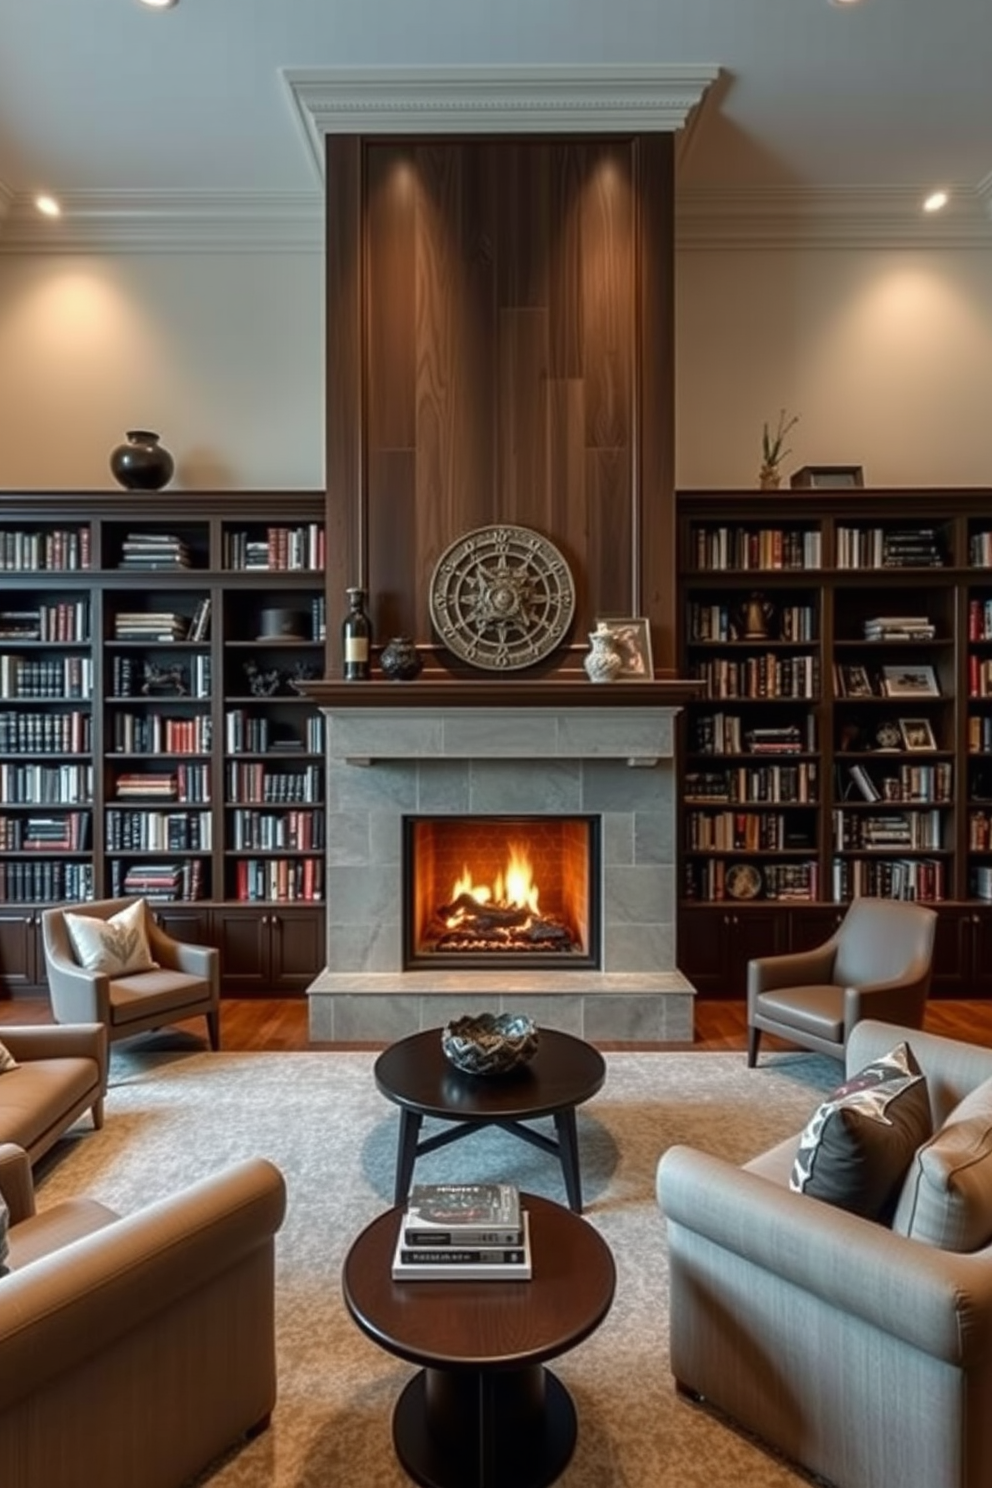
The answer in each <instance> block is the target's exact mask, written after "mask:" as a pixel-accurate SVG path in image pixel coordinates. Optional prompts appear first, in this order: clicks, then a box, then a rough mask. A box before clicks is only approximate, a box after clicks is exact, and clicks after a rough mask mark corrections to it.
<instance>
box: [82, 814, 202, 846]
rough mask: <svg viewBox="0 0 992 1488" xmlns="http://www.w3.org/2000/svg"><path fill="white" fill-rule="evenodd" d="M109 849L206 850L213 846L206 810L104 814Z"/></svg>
mask: <svg viewBox="0 0 992 1488" xmlns="http://www.w3.org/2000/svg"><path fill="white" fill-rule="evenodd" d="M106 845H107V847H108V849H110V850H111V851H124V852H128V851H137V852H162V851H163V850H164V851H166V852H206V851H209V849H210V848H211V847H212V846H213V840H212V832H211V818H210V813H209V812H208V811H122V810H120V809H119V808H117V807H111V808H109V809H108V811H107V814H106Z"/></svg>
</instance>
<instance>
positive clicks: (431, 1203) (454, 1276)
mask: <svg viewBox="0 0 992 1488" xmlns="http://www.w3.org/2000/svg"><path fill="white" fill-rule="evenodd" d="M392 1277H393V1280H394V1281H529V1280H530V1278H531V1262H530V1230H529V1228H528V1222H527V1211H526V1210H525V1209H522V1208H521V1206H520V1191H519V1189H518V1188H517V1187H516V1185H515V1184H512V1183H417V1184H415V1185H414V1187H413V1188H412V1189H411V1191H410V1198H409V1200H408V1203H407V1209H406V1213H405V1214H404V1216H403V1222H402V1224H401V1225H400V1232H399V1236H398V1238H397V1241H396V1250H395V1252H394V1255H393V1266H392Z"/></svg>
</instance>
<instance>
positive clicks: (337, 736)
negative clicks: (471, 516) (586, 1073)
mask: <svg viewBox="0 0 992 1488" xmlns="http://www.w3.org/2000/svg"><path fill="white" fill-rule="evenodd" d="M398 689H399V690H398ZM677 690H678V689H677V687H676V685H674V684H672V685H666V684H665V683H657V682H656V683H643V684H640V683H639V684H635V683H631V684H629V685H627V686H621V684H619V683H618V684H614V685H613V686H612V687H609V688H605V689H604V688H599V687H593V686H591V685H590V684H589V683H588V682H587V681H586V679H585V677H583V678H582V681H581V682H580V681H575V682H565V683H557V684H555V685H554V686H553V687H552V686H550V685H545V686H544V687H543V688H542V689H540V690H539V689H537V688H535V687H534V685H533V684H531V685H528V684H527V683H525V682H515V681H513V680H510V679H507V680H503V679H501V680H500V682H499V684H498V687H497V685H496V684H491V687H490V688H488V689H487V688H486V687H485V686H484V685H480V684H477V683H474V684H473V683H470V684H465V685H462V684H460V683H452V682H434V681H432V680H428V679H426V678H421V679H419V680H418V681H417V682H415V683H411V684H409V685H407V684H396V683H392V682H383V683H381V684H380V683H377V682H367V683H362V684H361V685H356V684H353V683H337V682H332V681H326V682H315V683H310V684H308V691H309V692H310V693H311V694H312V695H313V696H314V697H315V699H316V700H317V702H318V703H319V704H320V706H321V707H322V708H323V710H324V714H325V717H326V719H327V730H326V741H327V815H328V822H327V874H326V878H327V966H326V967H325V969H324V971H323V972H321V974H320V975H319V976H318V977H317V978H316V980H315V981H314V982H313V983H312V984H311V986H310V987H309V989H308V993H309V999H310V1035H311V1037H312V1038H313V1039H315V1040H333V1041H344V1042H350V1041H359V1040H368V1039H372V1040H377V1041H378V1040H390V1039H394V1038H400V1037H402V1036H403V1035H404V1034H407V1033H412V1032H414V1031H416V1030H417V1029H421V1028H430V1027H435V1026H437V1025H439V1024H443V1023H444V1022H446V1021H447V1020H448V1019H449V1018H451V1017H454V1016H458V1015H460V1014H463V1013H476V1012H486V1011H489V1012H524V1013H527V1014H529V1015H530V1016H531V1017H534V1018H536V1019H537V1020H538V1022H540V1023H544V1024H547V1025H548V1026H549V1027H554V1028H561V1029H564V1030H565V1031H566V1032H570V1033H575V1034H578V1035H579V1036H581V1037H585V1038H590V1039H593V1040H596V1039H611V1040H622V1041H633V1040H667V1041H670V1042H680V1043H681V1042H688V1041H691V1039H692V1003H693V996H694V989H693V987H692V984H691V983H690V982H688V981H687V980H686V978H685V977H684V976H683V975H682V973H681V972H680V971H679V970H678V968H677V965H676V959H675V825H674V823H675V779H674V768H673V754H674V739H673V720H674V717H675V713H676V711H677V706H675V705H674V700H673V703H670V702H669V695H670V693H673V692H675V693H677ZM537 691H540V695H541V696H542V698H543V699H544V700H545V706H543V707H539V706H534V705H533V704H532V703H531V701H530V700H531V699H532V698H533V697H534V696H535V692H537ZM604 692H605V694H606V700H604ZM480 693H481V694H482V695H483V697H484V698H485V701H484V702H483V701H479V702H476V699H477V698H479V697H480ZM490 694H491V695H490ZM493 699H496V701H494V700H493ZM556 704H557V706H555V705H556ZM497 827H498V828H499V832H500V835H501V837H503V838H504V842H503V847H502V848H501V850H500V853H499V854H498V855H497V857H496V860H495V861H494V862H486V861H479V862H477V861H476V860H475V848H474V847H472V848H471V850H470V847H469V843H470V842H471V840H472V838H473V836H474V834H475V833H477V832H478V831H479V830H482V831H483V833H484V834H486V835H488V836H491V835H493V833H494V832H495V829H496V828H497ZM522 827H526V829H527V834H528V838H529V840H530V842H531V848H530V851H531V853H532V854H534V855H535V856H536V858H537V859H538V861H537V864H536V870H535V871H536V874H537V877H538V880H539V885H538V887H539V890H540V897H539V904H540V907H541V910H542V912H547V913H548V914H549V915H551V916H552V917H561V918H562V919H563V920H565V921H566V922H568V923H569V924H570V925H571V928H572V931H573V933H574V936H575V939H576V941H577V942H578V944H579V947H580V949H579V950H577V951H571V950H570V951H567V952H561V951H555V952H550V953H549V952H546V951H535V950H533V948H531V949H529V950H526V949H525V950H523V951H514V952H507V951H505V950H504V949H502V948H500V949H499V950H498V951H494V950H492V949H490V950H487V951H483V952H481V954H482V955H483V956H484V958H485V959H484V960H481V961H480V960H479V959H477V957H478V955H479V954H480V953H479V952H478V951H477V950H476V949H472V950H468V949H466V948H465V947H462V948H461V949H455V950H454V951H450V950H445V951H438V950H437V949H436V947H434V946H428V945H425V944H424V941H425V933H424V932H425V928H426V926H427V923H428V922H429V920H430V919H431V917H432V916H433V914H434V911H435V910H436V909H438V908H440V907H443V906H444V904H445V903H450V902H451V900H452V899H453V898H457V897H458V895H457V894H455V893H453V889H454V884H455V881H456V876H457V875H460V874H461V870H462V867H463V860H466V859H467V860H468V861H467V863H466V866H467V867H469V869H470V871H471V876H472V880H473V883H474V884H480V883H481V884H485V886H486V887H488V888H489V889H490V890H494V889H495V887H496V886H495V879H496V876H497V873H498V872H499V871H502V872H503V878H504V890H503V892H504V895H505V892H506V890H505V879H506V871H505V861H504V862H503V863H501V862H500V858H504V859H505V851H506V842H505V838H507V837H510V836H512V837H513V839H514V841H515V842H516V841H517V839H518V837H519V835H520V834H519V832H518V828H522ZM465 833H468V834H469V835H468V836H465V835H464V834H465ZM535 839H536V841H537V844H538V845H537V847H536V848H535V846H534V841H535ZM555 843H557V844H558V846H556V847H555V852H556V853H557V852H558V850H559V846H560V847H561V848H562V849H564V847H565V846H566V845H567V847H568V850H569V853H570V854H572V850H573V849H575V852H576V853H578V850H579V848H580V847H581V849H582V855H583V856H582V857H581V858H579V857H576V856H574V855H572V856H571V857H570V863H571V866H569V867H567V868H562V867H561V866H560V865H557V866H556V869H555V873H556V875H559V876H560V878H561V879H562V880H563V882H561V883H558V884H555V885H554V886H552V880H551V879H550V878H547V875H546V871H545V865H544V859H545V854H546V853H550V846H549V844H555ZM413 855H416V856H417V857H419V858H425V859H427V860H428V863H429V865H430V866H429V874H428V867H427V866H425V867H424V868H423V872H424V874H427V875H428V879H429V886H427V887H422V888H418V889H416V890H415V889H414V888H413V887H412V886H411V862H412V858H413ZM431 860H433V861H431ZM438 862H443V863H444V864H445V868H444V872H443V873H441V874H440V875H438V874H436V872H435V865H436V864H437V863H438ZM577 863H580V864H581V866H576V864H577ZM532 866H533V865H532ZM415 867H416V870H417V871H418V872H419V870H420V864H419V863H418V864H416V865H415ZM438 876H439V877H440V881H439V882H435V881H434V880H435V879H436V878H437V877H438ZM546 878H547V886H546V883H545V880H546ZM580 888H581V892H580ZM462 892H466V891H465V890H463V889H459V890H458V893H462ZM404 907H405V908H406V916H404ZM404 918H406V919H407V921H408V922H409V923H408V927H407V928H404ZM511 918H512V916H511ZM413 927H416V930H415V932H414V928H413Z"/></svg>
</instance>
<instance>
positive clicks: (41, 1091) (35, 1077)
mask: <svg viewBox="0 0 992 1488" xmlns="http://www.w3.org/2000/svg"><path fill="white" fill-rule="evenodd" d="M0 1043H2V1044H3V1046H4V1048H5V1049H7V1050H8V1052H9V1053H10V1054H11V1055H13V1057H14V1059H16V1060H17V1068H16V1069H11V1070H6V1071H5V1072H4V1074H2V1075H0V1143H3V1142H14V1143H16V1144H17V1146H18V1147H23V1148H24V1150H25V1151H26V1152H27V1154H28V1157H29V1158H30V1160H31V1162H36V1161H37V1160H38V1158H39V1157H41V1156H42V1154H43V1153H45V1152H47V1151H48V1149H49V1147H51V1146H53V1145H54V1143H55V1142H57V1141H58V1139H59V1137H60V1136H61V1135H62V1133H63V1132H64V1131H67V1130H68V1128H69V1127H70V1126H72V1125H73V1123H74V1122H75V1121H77V1120H78V1119H79V1117H80V1116H82V1114H83V1113H84V1111H92V1113H93V1125H94V1126H95V1127H96V1128H97V1130H99V1128H100V1127H101V1126H102V1125H103V1098H104V1095H105V1094H106V1090H107V1030H106V1028H105V1027H104V1026H103V1024H102V1023H87V1024H82V1025H78V1026H74V1027H65V1028H54V1027H51V1026H50V1025H46V1024H38V1025H37V1026H35V1025H27V1026H25V1027H13V1026H12V1025H11V1024H9V1023H8V1024H4V1025H3V1026H2V1027H0Z"/></svg>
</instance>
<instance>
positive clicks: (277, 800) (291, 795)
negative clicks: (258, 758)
mask: <svg viewBox="0 0 992 1488" xmlns="http://www.w3.org/2000/svg"><path fill="white" fill-rule="evenodd" d="M227 794H228V798H229V800H231V801H233V802H238V803H243V804H245V805H248V806H254V805H259V806H278V805H282V804H286V803H292V804H295V803H297V802H301V803H302V802H307V803H316V802H318V801H320V800H322V798H323V771H322V770H321V768H320V766H319V765H304V767H303V769H302V770H270V769H268V768H267V767H266V766H265V765H263V764H260V763H258V762H253V763H248V762H244V763H242V762H240V761H239V762H237V763H231V764H229V765H228V767H227Z"/></svg>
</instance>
